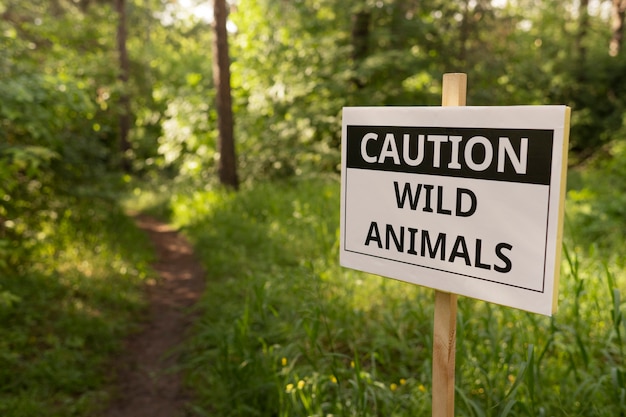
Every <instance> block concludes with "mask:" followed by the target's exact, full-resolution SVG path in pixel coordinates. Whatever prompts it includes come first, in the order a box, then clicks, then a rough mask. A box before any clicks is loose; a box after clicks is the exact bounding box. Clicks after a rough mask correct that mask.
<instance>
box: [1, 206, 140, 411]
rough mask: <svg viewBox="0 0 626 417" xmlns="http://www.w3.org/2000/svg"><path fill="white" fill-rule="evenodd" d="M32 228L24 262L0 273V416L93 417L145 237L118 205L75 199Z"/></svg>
mask: <svg viewBox="0 0 626 417" xmlns="http://www.w3.org/2000/svg"><path fill="white" fill-rule="evenodd" d="M49 218H50V219H49V220H46V221H41V222H40V223H39V224H38V230H37V233H38V234H37V235H36V236H34V237H32V238H31V240H32V241H33V242H36V243H35V244H34V245H33V247H32V250H31V251H30V252H29V257H28V259H29V261H28V262H27V263H25V262H21V263H17V264H15V265H13V266H11V267H8V266H5V267H3V268H0V275H1V277H0V323H2V325H1V326H0V415H2V416H3V417H40V416H59V417H68V416H93V415H94V414H95V413H96V412H97V411H98V409H99V408H100V407H102V406H103V404H106V401H107V399H108V394H107V389H106V384H107V383H108V382H109V381H108V378H109V377H110V376H112V375H111V374H110V371H109V364H110V361H111V360H112V355H113V354H114V352H116V350H117V349H119V347H120V343H121V340H123V336H124V335H126V334H127V333H128V332H129V331H130V330H131V324H132V323H136V322H137V320H138V316H139V315H140V314H139V313H140V311H141V308H142V306H143V305H144V301H143V299H142V297H141V290H140V283H141V282H142V281H143V279H144V278H145V277H146V276H147V274H149V268H148V264H149V262H150V261H151V256H152V255H151V252H150V251H149V250H146V249H142V248H149V245H148V244H147V241H146V238H145V236H144V235H143V234H142V233H141V232H139V231H138V230H137V229H136V228H135V227H134V225H133V224H132V220H131V219H129V218H128V217H127V216H125V215H124V214H123V213H122V212H121V210H120V209H119V208H118V207H117V205H116V204H115V203H113V202H110V201H105V200H99V199H96V200H90V201H84V200H83V201H77V202H75V203H73V204H71V205H68V206H66V207H65V208H64V209H63V210H62V211H60V212H58V213H55V215H54V216H49Z"/></svg>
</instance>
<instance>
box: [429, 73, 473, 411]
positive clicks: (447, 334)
mask: <svg viewBox="0 0 626 417" xmlns="http://www.w3.org/2000/svg"><path fill="white" fill-rule="evenodd" d="M466 95H467V74H462V73H454V74H444V76H443V89H442V95H441V105H442V106H444V107H445V106H465V103H466ZM456 310H457V295H456V294H451V293H447V292H443V291H438V290H437V291H435V318H434V326H433V381H432V390H433V392H432V416H433V417H453V416H454V363H455V353H456V352H455V350H456Z"/></svg>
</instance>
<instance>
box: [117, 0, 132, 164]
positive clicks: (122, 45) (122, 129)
mask: <svg viewBox="0 0 626 417" xmlns="http://www.w3.org/2000/svg"><path fill="white" fill-rule="evenodd" d="M115 10H116V12H117V16H118V23H117V52H118V57H119V66H120V67H119V75H118V79H119V80H120V81H121V83H122V88H123V91H122V92H121V94H120V99H119V106H120V108H119V150H120V157H121V166H122V169H123V170H124V171H126V172H129V171H130V160H129V159H128V155H127V153H128V151H129V150H130V141H129V139H128V134H129V132H130V125H131V113H130V95H129V94H128V80H129V74H130V61H129V59H128V50H127V49H126V39H127V37H128V31H127V27H126V0H115Z"/></svg>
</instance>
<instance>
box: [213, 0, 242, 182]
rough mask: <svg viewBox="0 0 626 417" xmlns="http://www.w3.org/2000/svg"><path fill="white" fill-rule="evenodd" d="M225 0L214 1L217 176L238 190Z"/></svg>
mask: <svg viewBox="0 0 626 417" xmlns="http://www.w3.org/2000/svg"><path fill="white" fill-rule="evenodd" d="M227 14H228V13H227V9H226V1H225V0H214V2H213V17H214V19H213V25H214V36H213V81H214V83H215V88H216V89H217V127H218V145H217V150H218V152H219V163H218V175H219V180H220V182H221V183H222V184H223V185H226V186H227V187H231V188H233V189H235V190H236V189H237V188H238V187H239V180H238V178H237V162H236V161H237V160H236V156H235V139H234V135H233V124H234V123H233V109H232V98H231V94H230V57H229V55H228V33H227V31H226V18H227Z"/></svg>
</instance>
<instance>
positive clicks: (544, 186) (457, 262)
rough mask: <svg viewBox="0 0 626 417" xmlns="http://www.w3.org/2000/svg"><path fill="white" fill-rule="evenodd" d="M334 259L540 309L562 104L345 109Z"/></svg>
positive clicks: (563, 128)
mask: <svg viewBox="0 0 626 417" xmlns="http://www.w3.org/2000/svg"><path fill="white" fill-rule="evenodd" d="M342 128H343V129H342V200H341V255H340V257H341V264H342V265H343V266H346V267H350V268H354V269H359V270H363V271H366V272H371V273H375V274H379V275H383V276H387V277H391V278H395V279H399V280H403V281H407V282H411V283H414V284H419V285H424V286H427V287H431V288H434V289H437V290H440V291H446V292H452V293H456V294H461V295H465V296H469V297H474V298H479V299H482V300H485V301H489V302H495V303H499V304H503V305H507V306H511V307H516V308H520V309H524V310H528V311H532V312H536V313H542V314H547V315H550V314H552V313H553V312H554V311H555V309H556V288H557V282H558V280H557V278H558V272H559V258H560V249H561V247H560V245H561V232H562V213H563V205H564V192H565V170H566V159H567V134H568V131H569V108H567V107H565V106H520V107H375V108H357V107H355V108H344V110H343V126H342Z"/></svg>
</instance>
